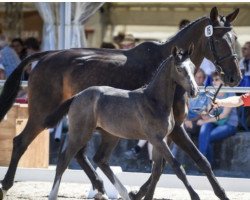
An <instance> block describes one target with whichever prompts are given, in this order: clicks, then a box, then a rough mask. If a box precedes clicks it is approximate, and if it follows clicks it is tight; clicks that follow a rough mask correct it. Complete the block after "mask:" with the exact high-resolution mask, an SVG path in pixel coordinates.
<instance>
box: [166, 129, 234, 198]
mask: <svg viewBox="0 0 250 200" xmlns="http://www.w3.org/2000/svg"><path fill="white" fill-rule="evenodd" d="M169 137H170V138H171V139H172V140H173V141H174V143H176V144H177V145H178V146H179V147H180V148H181V149H183V150H184V151H185V152H186V153H187V154H188V155H189V156H190V157H191V158H192V159H193V160H194V162H195V163H196V164H197V166H198V167H199V168H200V169H201V170H202V171H203V172H204V173H205V174H206V176H207V178H208V180H209V182H210V183H211V185H212V188H213V190H214V193H215V195H216V196H217V197H219V198H220V199H223V200H228V199H229V198H228V197H227V196H226V193H225V191H224V189H223V188H222V187H221V186H220V184H219V182H218V181H217V179H216V177H215V175H214V173H213V171H212V169H211V165H210V163H209V162H208V160H207V159H206V157H205V156H203V155H202V153H200V151H199V150H198V149H197V147H196V146H195V145H194V143H193V142H192V140H191V139H190V137H189V136H188V134H187V133H186V131H185V129H184V128H183V127H182V126H175V128H174V130H173V132H172V133H171V134H170V135H169Z"/></svg>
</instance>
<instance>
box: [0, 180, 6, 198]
mask: <svg viewBox="0 0 250 200" xmlns="http://www.w3.org/2000/svg"><path fill="white" fill-rule="evenodd" d="M6 193H7V192H6V191H5V190H3V189H2V186H1V184H0V200H3V199H4V198H5V196H6Z"/></svg>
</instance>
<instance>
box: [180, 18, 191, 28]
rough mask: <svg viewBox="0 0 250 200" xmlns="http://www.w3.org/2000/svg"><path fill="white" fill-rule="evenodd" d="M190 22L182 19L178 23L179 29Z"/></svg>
mask: <svg viewBox="0 0 250 200" xmlns="http://www.w3.org/2000/svg"><path fill="white" fill-rule="evenodd" d="M189 23H190V21H189V20H188V19H182V20H181V21H180V23H179V30H181V29H182V28H184V27H185V26H186V25H188V24H189Z"/></svg>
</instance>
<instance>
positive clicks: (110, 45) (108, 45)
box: [100, 42, 116, 49]
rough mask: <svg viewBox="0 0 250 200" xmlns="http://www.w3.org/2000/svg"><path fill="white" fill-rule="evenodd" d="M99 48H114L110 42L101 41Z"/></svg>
mask: <svg viewBox="0 0 250 200" xmlns="http://www.w3.org/2000/svg"><path fill="white" fill-rule="evenodd" d="M100 48H104V49H116V47H115V45H114V44H113V43H111V42H102V44H101V46H100Z"/></svg>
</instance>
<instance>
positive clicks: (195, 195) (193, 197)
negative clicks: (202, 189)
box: [191, 193, 200, 200]
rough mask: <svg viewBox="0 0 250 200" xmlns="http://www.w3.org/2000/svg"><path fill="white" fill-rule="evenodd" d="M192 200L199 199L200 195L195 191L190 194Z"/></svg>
mask: <svg viewBox="0 0 250 200" xmlns="http://www.w3.org/2000/svg"><path fill="white" fill-rule="evenodd" d="M191 199H192V200H200V197H199V195H198V194H197V193H195V194H194V195H192V198H191Z"/></svg>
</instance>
